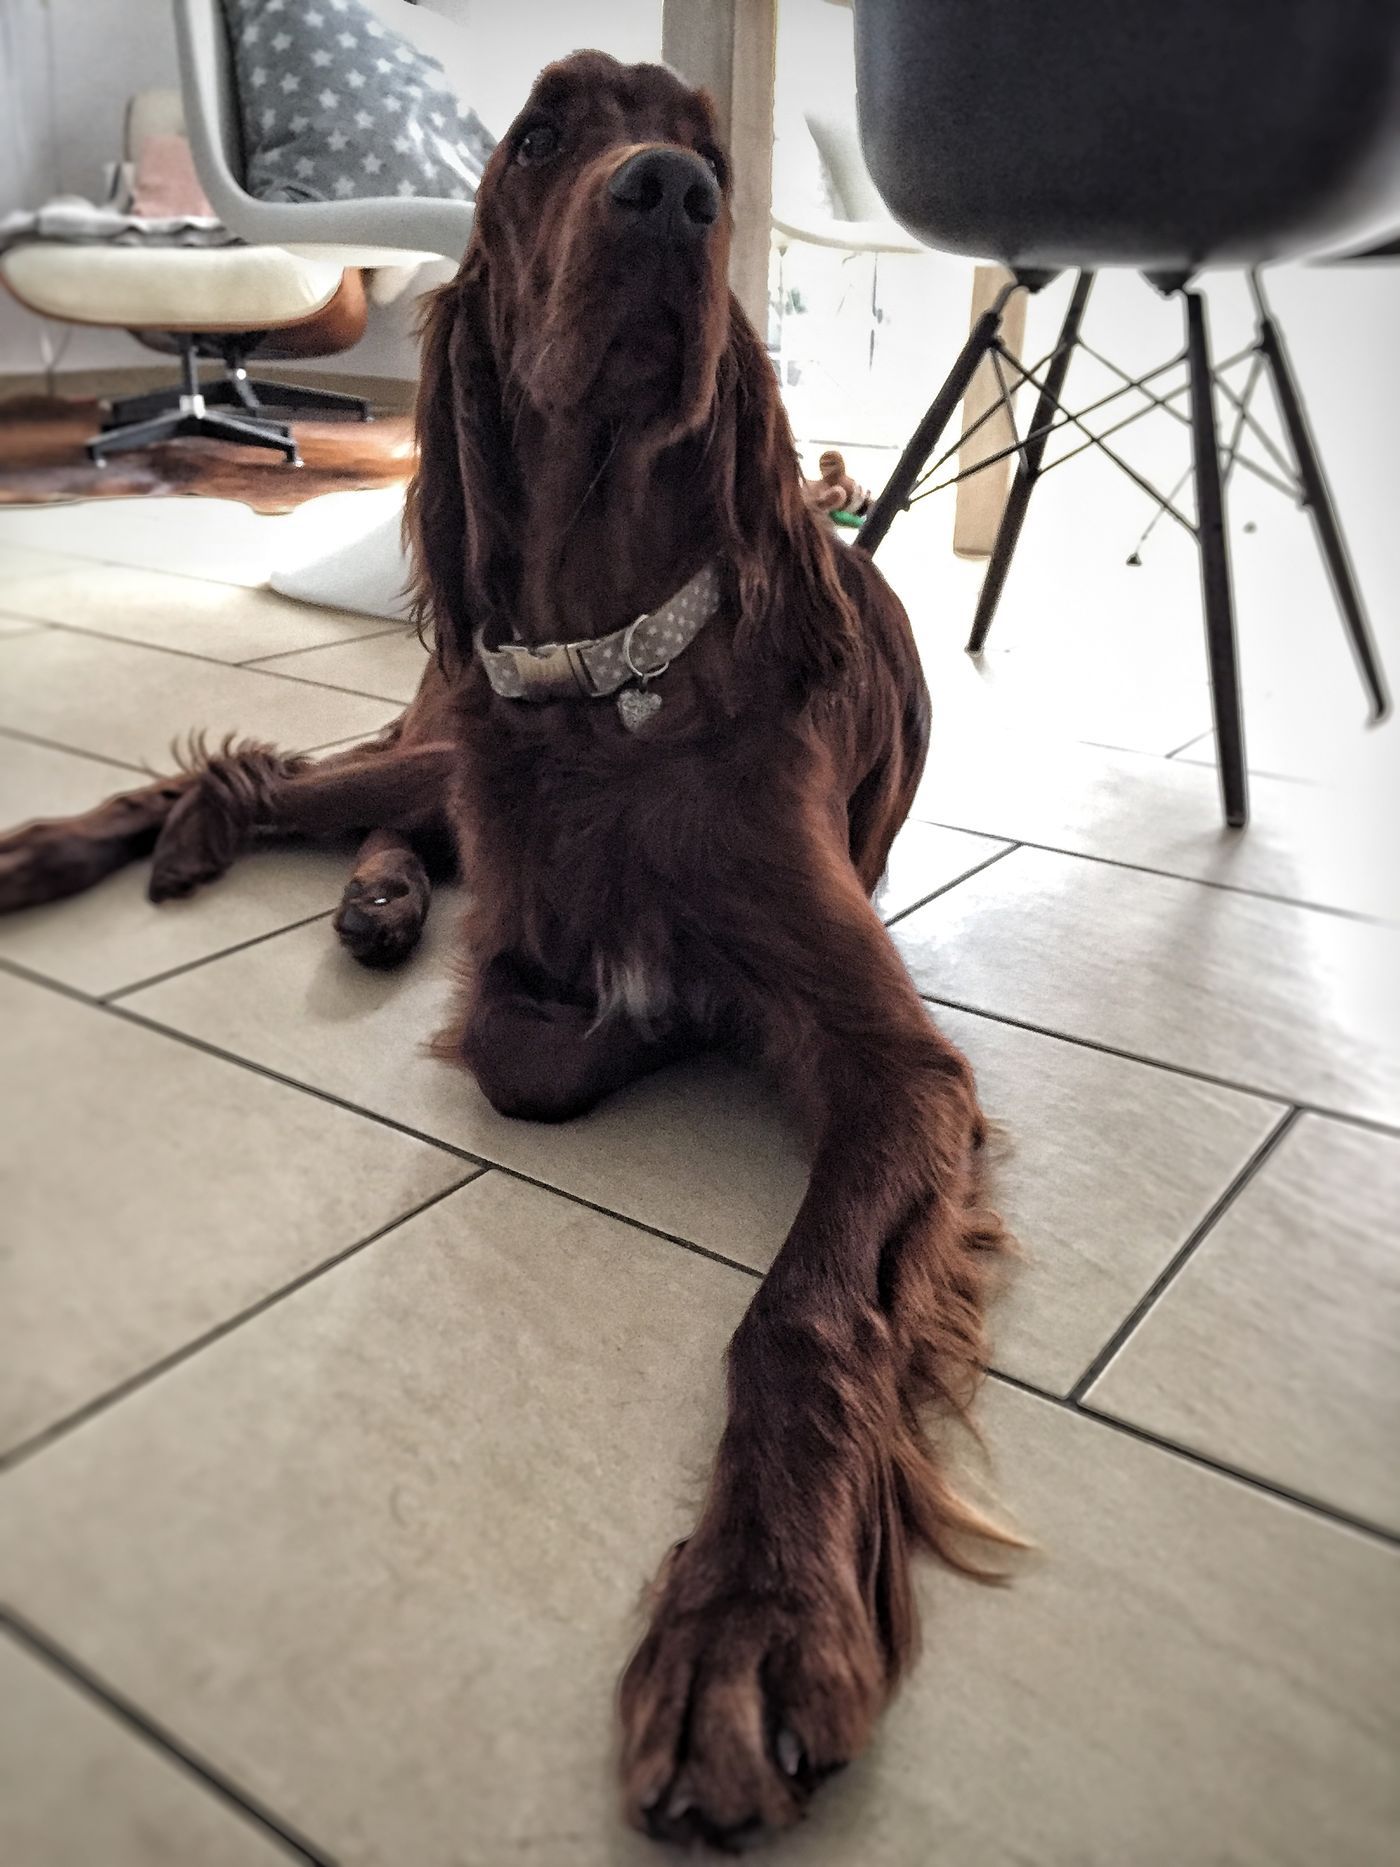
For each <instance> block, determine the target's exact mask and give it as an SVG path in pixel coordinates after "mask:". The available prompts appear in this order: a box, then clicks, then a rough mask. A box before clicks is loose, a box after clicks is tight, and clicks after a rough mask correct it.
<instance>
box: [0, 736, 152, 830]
mask: <svg viewBox="0 0 1400 1867" xmlns="http://www.w3.org/2000/svg"><path fill="white" fill-rule="evenodd" d="M142 782H143V779H142V778H141V776H140V774H139V773H137V772H133V771H132V770H131V768H130V766H127V765H109V764H108V763H107V761H106V760H105V759H100V758H93V757H90V756H89V757H82V758H80V757H79V756H78V754H77V753H76V752H61V751H59V749H58V748H57V747H56V746H44V745H34V744H32V743H31V742H30V741H29V740H27V739H14V738H11V737H10V736H9V735H7V734H6V735H0V831H3V830H8V829H11V828H13V827H14V826H15V825H17V824H21V823H27V822H28V821H29V820H30V818H31V817H68V816H73V815H75V814H76V813H77V812H78V811H82V810H88V809H90V808H91V806H92V805H93V804H100V803H101V801H102V799H103V798H104V797H110V796H111V795H112V793H113V792H114V791H129V790H130V789H131V788H132V786H133V785H137V784H141V783H142Z"/></svg>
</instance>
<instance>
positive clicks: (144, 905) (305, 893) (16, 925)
mask: <svg viewBox="0 0 1400 1867" xmlns="http://www.w3.org/2000/svg"><path fill="white" fill-rule="evenodd" d="M103 789H104V790H110V789H111V786H110V785H106V786H104V787H103ZM353 859H354V844H353V843H352V842H347V843H345V844H343V845H342V846H339V847H335V848H328V849H314V850H310V849H259V850H255V851H254V852H253V853H252V854H250V855H248V856H246V857H244V858H243V859H242V860H241V861H240V862H239V863H238V864H237V866H236V867H235V868H234V870H233V871H232V873H230V874H229V875H226V876H224V877H223V878H222V879H221V880H220V881H218V882H214V883H211V884H210V886H208V887H207V888H201V889H200V890H199V892H198V893H197V894H195V895H193V896H191V897H190V899H188V900H186V901H164V902H162V903H161V904H160V906H159V907H154V906H152V904H151V902H150V901H149V899H148V898H147V895H146V884H147V881H148V880H149V876H150V864H149V863H148V862H144V861H143V862H138V863H135V864H133V866H132V867H130V868H127V869H123V870H121V871H120V872H119V873H118V874H116V875H113V876H109V877H108V879H107V880H106V881H104V882H99V883H98V885H97V886H96V887H95V888H92V889H89V890H88V891H87V892H86V893H85V894H82V895H79V896H77V897H76V898H74V899H72V900H68V901H55V902H52V903H50V904H49V905H48V906H45V907H37V908H27V909H25V910H24V911H23V912H22V913H18V914H7V915H5V916H3V917H0V959H8V960H13V961H14V962H15V964H16V965H19V966H23V967H24V968H25V969H26V970H27V971H29V972H33V973H38V974H39V975H40V976H41V977H42V978H45V979H56V980H57V981H58V982H59V983H60V984H62V985H71V986H73V987H75V988H76V989H77V990H78V991H80V992H86V993H88V994H90V995H91V996H92V997H95V998H103V997H106V996H107V995H108V994H110V993H113V992H120V991H124V990H125V989H126V988H127V987H129V986H133V985H136V984H138V983H139V982H140V981H141V980H143V979H154V978H157V977H158V976H159V975H161V974H163V973H167V972H172V971H174V970H175V969H176V968H177V967H181V966H189V965H193V964H195V963H197V962H198V961H200V960H207V959H210V958H212V957H213V955H214V954H216V953H223V952H226V951H227V950H228V949H229V948H230V947H236V946H241V945H243V943H244V942H245V941H248V940H258V939H261V938H262V937H263V935H265V934H270V933H275V932H277V931H278V930H279V929H280V928H283V927H290V926H291V925H292V924H293V923H294V922H297V921H304V920H306V919H307V918H308V916H310V915H313V914H324V913H329V912H330V910H331V909H333V908H334V907H335V905H336V903H337V902H338V901H339V899H340V895H341V890H342V889H343V888H344V886H345V881H346V877H347V876H348V875H349V873H350V868H351V864H352V862H353Z"/></svg>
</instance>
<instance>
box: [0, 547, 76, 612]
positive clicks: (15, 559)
mask: <svg viewBox="0 0 1400 1867" xmlns="http://www.w3.org/2000/svg"><path fill="white" fill-rule="evenodd" d="M72 566H73V560H72V558H70V557H67V556H65V555H64V554H63V553H61V552H58V551H40V550H37V549H35V548H34V547H32V546H29V545H21V544H10V543H8V542H6V541H5V540H3V539H0V610H3V609H4V608H5V596H6V593H7V592H8V590H9V588H10V585H11V584H12V583H13V582H14V581H15V579H16V578H19V577H41V576H43V575H45V573H47V572H50V571H60V570H69V569H71V568H72Z"/></svg>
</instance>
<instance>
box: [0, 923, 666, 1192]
mask: <svg viewBox="0 0 1400 1867" xmlns="http://www.w3.org/2000/svg"><path fill="white" fill-rule="evenodd" d="M281 931H284V932H285V931H286V930H285V929H282V930H281ZM273 937H274V936H272V935H269V936H268V938H273ZM0 972H9V973H13V974H14V976H15V977H16V978H20V979H23V980H24V981H25V982H26V984H28V985H36V986H39V987H40V988H41V989H42V990H44V991H49V992H55V993H57V994H58V996H59V997H60V998H67V999H72V1000H73V1001H74V1003H76V1004H79V1005H86V1006H87V1007H88V1009H89V1010H90V1011H100V1012H105V1013H106V1014H107V1016H108V1017H112V1018H120V1019H121V1021H122V1022H123V1024H131V1025H135V1026H136V1028H137V1029H138V1030H142V1031H150V1032H152V1033H153V1034H154V1035H155V1036H157V1037H168V1038H170V1039H171V1040H172V1042H174V1043H177V1044H184V1045H185V1046H186V1048H188V1049H190V1050H198V1051H201V1052H202V1053H203V1054H204V1055H205V1056H206V1057H215V1058H217V1059H218V1061H219V1062H220V1063H232V1064H234V1065H236V1066H237V1067H238V1068H239V1069H241V1070H248V1071H250V1072H251V1073H252V1074H253V1075H254V1076H262V1077H265V1078H266V1079H267V1080H268V1082H272V1083H280V1084H281V1085H282V1087H283V1088H284V1089H299V1090H301V1092H302V1094H303V1095H308V1096H315V1097H316V1099H317V1100H318V1101H319V1102H328V1103H330V1105H331V1107H332V1108H337V1109H344V1110H345V1111H346V1112H347V1113H348V1114H351V1115H358V1116H360V1117H361V1118H362V1119H363V1120H364V1121H369V1122H374V1123H376V1124H377V1125H378V1126H379V1127H381V1128H391V1129H392V1130H393V1131H394V1133H395V1134H403V1135H407V1136H408V1137H409V1139H410V1140H412V1141H422V1142H424V1143H425V1144H426V1145H427V1146H428V1147H435V1148H437V1149H438V1150H439V1152H440V1153H443V1154H452V1155H454V1156H455V1157H456V1158H457V1159H458V1160H464V1161H467V1162H469V1163H470V1164H471V1165H472V1166H474V1167H483V1168H484V1167H494V1166H495V1165H496V1163H495V1162H494V1161H487V1160H482V1159H481V1158H480V1156H478V1155H476V1154H472V1153H469V1152H468V1151H467V1149H466V1148H464V1147H458V1146H457V1144H456V1143H455V1142H454V1141H444V1140H442V1139H441V1138H440V1137H439V1136H437V1135H432V1134H427V1133H425V1132H424V1130H423V1129H421V1128H413V1127H410V1126H409V1124H408V1123H407V1122H401V1121H397V1120H396V1119H395V1118H394V1117H393V1116H392V1115H381V1114H379V1113H378V1112H377V1111H376V1110H374V1109H371V1108H366V1107H365V1106H364V1104H363V1103H360V1102H351V1101H349V1100H347V1098H346V1097H344V1096H339V1095H336V1094H335V1093H334V1091H332V1090H329V1089H321V1088H318V1087H317V1085H316V1084H315V1083H308V1082H304V1081H303V1080H301V1079H300V1078H299V1077H296V1076H286V1075H284V1074H283V1073H282V1072H281V1071H280V1070H274V1069H271V1068H269V1066H268V1065H267V1064H265V1063H258V1062H256V1061H254V1059H253V1058H251V1057H240V1056H239V1055H238V1054H237V1052H236V1051H232V1050H221V1049H220V1048H219V1046H218V1045H217V1044H211V1043H209V1042H208V1040H207V1039H205V1038H203V1037H196V1036H194V1035H193V1033H192V1032H189V1031H181V1030H178V1029H177V1028H176V1027H175V1026H174V1025H172V1024H161V1023H160V1022H159V1021H158V1020H157V1019H155V1018H148V1017H146V1016H145V1015H144V1014H143V1013H141V1012H139V1011H133V1010H132V1009H131V1007H130V1006H129V1005H125V1004H116V1003H106V1002H104V1001H103V1000H102V999H100V998H93V997H92V996H91V995H90V994H89V993H87V992H81V991H79V990H78V988H77V987H76V986H73V985H66V984H64V982H63V981H62V980H60V979H47V978H45V977H44V975H43V974H42V973H38V972H31V971H30V969H29V968H28V967H27V966H22V965H21V964H20V963H19V961H18V960H12V959H5V958H4V957H3V956H0ZM556 1190H557V1189H556ZM613 1216H614V1217H616V1218H623V1217H625V1215H624V1214H622V1213H616V1214H614V1215H613ZM628 1223H629V1224H630V1223H631V1221H630V1220H629V1221H628Z"/></svg>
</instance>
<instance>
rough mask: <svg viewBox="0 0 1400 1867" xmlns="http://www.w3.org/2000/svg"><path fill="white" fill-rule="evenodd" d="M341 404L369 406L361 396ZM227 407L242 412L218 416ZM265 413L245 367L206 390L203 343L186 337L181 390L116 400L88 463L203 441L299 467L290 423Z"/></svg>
mask: <svg viewBox="0 0 1400 1867" xmlns="http://www.w3.org/2000/svg"><path fill="white" fill-rule="evenodd" d="M240 379H241V380H240ZM260 386H261V385H259V387H260ZM275 387H277V388H278V389H282V388H287V389H290V385H284V384H280V383H279V384H277V385H275ZM310 393H311V394H313V395H325V396H329V395H331V394H332V391H330V390H324V389H323V390H312V391H311V392H310ZM339 400H341V401H344V402H346V403H351V404H358V405H359V406H360V407H362V408H366V409H367V407H368V405H367V404H365V403H361V402H360V399H359V397H358V396H345V397H342V398H339ZM225 408H236V409H237V410H238V413H237V414H224V413H222V412H219V413H216V412H214V411H215V410H220V411H222V410H223V409H225ZM262 409H263V404H262V402H261V401H260V400H259V399H258V397H257V395H256V393H255V390H254V388H253V386H251V385H250V384H249V383H248V380H247V375H246V372H245V371H244V370H243V369H242V367H241V365H240V366H239V367H238V368H237V369H236V371H234V372H233V373H232V374H231V375H230V377H229V378H228V379H226V380H225V381H223V382H218V383H211V384H210V385H209V387H208V388H207V389H206V388H204V387H203V386H202V385H201V383H200V380H199V364H198V350H197V340H196V338H195V337H194V335H193V334H185V335H182V336H181V338H180V382H179V384H178V386H172V387H171V388H169V389H153V390H151V391H149V392H148V393H147V394H145V395H131V396H124V397H122V399H121V400H120V401H116V402H113V403H112V404H111V409H110V413H109V414H108V415H107V417H106V419H105V420H104V421H103V423H102V430H101V432H100V433H99V434H95V435H94V436H93V437H92V439H91V440H90V441H89V442H88V443H87V455H88V459H89V460H91V461H92V462H93V463H94V465H96V466H99V467H100V466H103V465H104V464H105V463H106V460H107V456H108V455H109V454H122V453H127V452H129V451H130V450H131V449H133V448H137V447H153V446H155V445H156V444H157V443H158V442H161V441H178V440H185V439H203V440H207V441H234V442H237V443H238V444H239V445H240V446H243V447H268V448H272V449H273V450H274V451H275V452H277V453H279V454H281V456H282V458H283V460H284V461H285V462H286V464H287V465H288V466H289V467H299V466H300V465H301V464H302V461H301V454H300V452H299V451H298V449H297V444H296V440H295V438H294V436H293V434H292V430H291V426H290V424H289V423H288V422H285V421H274V420H271V419H269V418H268V417H267V416H266V415H264V414H263V413H262ZM364 418H367V417H364Z"/></svg>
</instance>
